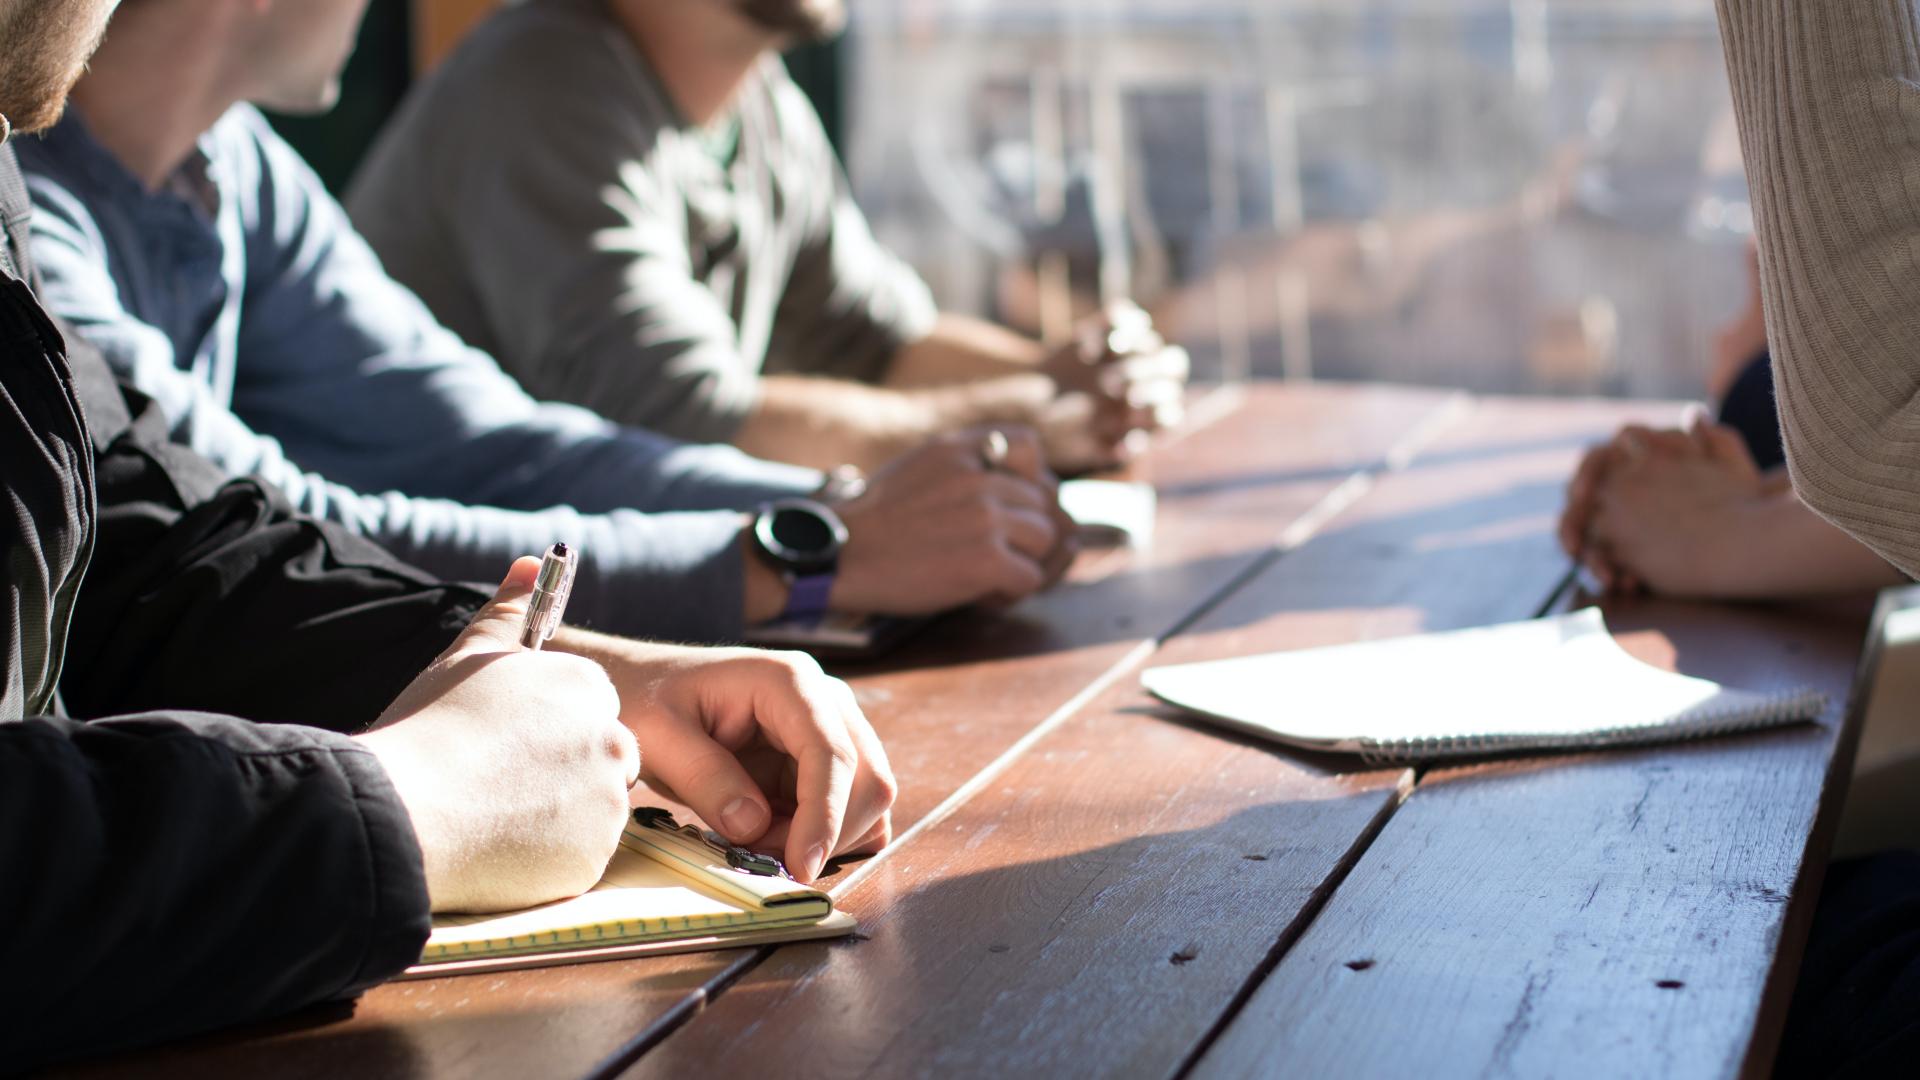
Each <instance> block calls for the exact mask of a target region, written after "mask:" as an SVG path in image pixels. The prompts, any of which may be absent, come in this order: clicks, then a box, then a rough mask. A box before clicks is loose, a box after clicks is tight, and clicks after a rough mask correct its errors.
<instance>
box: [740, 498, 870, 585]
mask: <svg viewBox="0 0 1920 1080" xmlns="http://www.w3.org/2000/svg"><path fill="white" fill-rule="evenodd" d="M753 539H754V544H755V546H757V547H758V548H759V549H760V553H761V554H762V555H764V556H766V558H767V559H768V561H770V562H772V563H773V564H774V565H775V566H777V567H779V568H780V569H782V570H786V571H787V572H789V573H792V574H820V573H825V572H826V571H829V570H832V569H833V568H834V567H835V566H836V565H837V564H838V563H839V561H840V549H841V548H843V547H845V546H846V545H847V526H846V523H845V522H843V521H841V520H840V515H839V514H836V513H834V512H833V510H832V508H830V507H828V506H826V505H824V504H822V503H818V502H815V501H814V500H812V499H775V500H774V501H773V502H770V503H768V504H767V505H766V506H765V507H762V508H761V510H760V514H759V516H758V517H756V518H755V519H754V522H753Z"/></svg>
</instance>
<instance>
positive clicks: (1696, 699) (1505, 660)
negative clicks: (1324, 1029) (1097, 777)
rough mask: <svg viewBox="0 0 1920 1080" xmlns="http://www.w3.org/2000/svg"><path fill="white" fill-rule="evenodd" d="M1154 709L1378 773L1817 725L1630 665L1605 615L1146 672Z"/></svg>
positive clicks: (1805, 707)
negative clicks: (1403, 766) (1376, 768)
mask: <svg viewBox="0 0 1920 1080" xmlns="http://www.w3.org/2000/svg"><path fill="white" fill-rule="evenodd" d="M1140 678H1141V682H1143V683H1144V684H1145V685H1146V688H1147V689H1148V690H1149V691H1150V692H1152V693H1153V694H1154V695H1155V696H1156V697H1159V698H1160V699H1162V700H1164V701H1166V702H1168V703H1170V704H1173V705H1178V706H1180V707H1182V708H1184V709H1188V710H1191V711H1193V712H1194V713H1197V714H1199V715H1200V716H1202V717H1205V718H1207V719H1208V720H1211V721H1213V722H1214V723H1218V724H1220V725H1222V726H1224V727H1228V728H1232V729H1234V730H1236V731H1240V732H1244V733H1246V734H1249V735H1252V736H1255V737H1257V738H1262V739H1272V740H1275V741H1277V742H1282V743H1286V744H1288V745H1291V746H1298V747H1302V748H1305V749H1310V750H1320V751H1331V752H1335V753H1351V754H1359V755H1361V756H1363V757H1365V758H1366V759H1368V760H1370V761H1379V762H1402V761H1425V760H1432V759H1436V758H1448V757H1464V756H1470V755H1484V754H1498V753H1511V752H1517V751H1530V750H1531V751H1546V750H1582V749H1594V748H1601V747H1610V746H1631V745H1639V744H1643V743H1654V742H1666V741H1672V740H1679V739H1695V738H1705V737H1707V736H1711V735H1720V734H1725V733H1728V732H1734V731H1747V730H1751V729H1755V728H1765V727H1775V726H1778V725H1783V724H1791V723H1796V722H1799V721H1804V720H1812V719H1814V718H1816V717H1818V716H1819V715H1820V714H1821V712H1823V711H1824V710H1825V708H1826V700H1827V699H1826V695H1825V694H1822V693H1819V692H1817V691H1814V690H1811V689H1799V690H1789V691H1784V692H1779V693H1768V694H1762V693H1752V692H1749V691H1745V690H1734V689H1730V688H1728V687H1724V686H1721V685H1720V684H1718V683H1715V682H1712V681H1710V680H1707V679H1698V678H1694V677H1692V676H1687V675H1676V674H1674V673H1672V672H1668V671H1662V670H1660V669H1659V668H1654V667H1650V666H1648V665H1646V664H1643V663H1641V662H1640V661H1638V660H1635V659H1634V658H1633V657H1631V656H1629V655H1627V653H1626V651H1625V650H1624V649H1622V648H1621V647H1620V646H1619V644H1618V643H1616V642H1615V641H1614V640H1613V635H1612V634H1610V633H1608V631H1607V624H1606V621H1605V620H1604V619H1603V618H1602V616H1601V614H1600V610H1599V609H1598V608H1585V609H1582V610H1580V611H1576V612H1572V613H1570V614H1566V615H1559V616H1555V617H1553V618H1546V619H1534V620H1531V621H1528V622H1519V623H1508V624H1505V625H1501V626H1489V627H1483V628H1479V629H1474V630H1457V631H1452V632H1449V633H1442V634H1424V635H1420V636H1418V637H1406V638H1396V639H1392V640H1386V641H1371V642H1364V643H1360V644H1353V645H1337V646H1333V647H1330V648H1322V649H1303V650H1300V651H1297V652H1286V653H1272V654H1268V655H1265V656H1248V657H1242V658H1239V659H1233V660H1218V661H1210V662H1206V663H1198V664H1179V665H1175V666H1170V667H1158V668H1152V669H1149V670H1148V671H1146V672H1144V673H1142V675H1141V677H1140Z"/></svg>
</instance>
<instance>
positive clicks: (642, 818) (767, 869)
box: [633, 806, 793, 878]
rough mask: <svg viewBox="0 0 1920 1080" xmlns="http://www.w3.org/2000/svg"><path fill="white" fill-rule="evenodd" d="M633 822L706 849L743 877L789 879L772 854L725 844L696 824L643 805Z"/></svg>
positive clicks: (784, 866) (716, 835) (718, 837)
mask: <svg viewBox="0 0 1920 1080" xmlns="http://www.w3.org/2000/svg"><path fill="white" fill-rule="evenodd" d="M633 820H634V823H635V824H637V825H639V826H641V827H642V828H647V829H658V830H660V831H661V832H664V833H671V834H673V835H675V836H684V837H686V838H688V839H689V840H694V841H697V842H698V843H700V844H702V845H704V846H706V847H707V848H708V849H710V850H711V851H712V852H713V853H714V854H716V855H718V856H720V857H721V858H723V859H725V860H726V861H727V865H728V866H729V867H732V868H733V869H734V870H737V871H739V872H740V873H742V874H751V875H753V876H754V877H783V878H791V877H792V876H793V875H791V874H789V873H787V868H786V865H785V864H784V863H782V862H781V861H780V860H779V859H776V858H774V857H773V856H771V855H762V854H760V853H759V852H757V851H749V850H747V849H746V848H743V847H739V846H737V845H734V844H729V843H727V838H726V837H724V836H721V835H720V834H719V833H717V832H712V831H710V830H707V829H702V828H701V827H699V826H698V825H682V824H680V823H679V822H677V821H675V820H674V819H673V814H672V813H670V812H668V811H666V810H662V809H660V808H659V807H657V806H642V807H639V808H637V809H635V810H634V812H633Z"/></svg>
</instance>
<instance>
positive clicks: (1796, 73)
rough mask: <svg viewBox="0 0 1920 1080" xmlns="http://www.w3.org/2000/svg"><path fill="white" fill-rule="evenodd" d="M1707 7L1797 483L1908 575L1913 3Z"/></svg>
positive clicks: (1919, 381) (1915, 167) (1914, 461)
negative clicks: (1754, 237)
mask: <svg viewBox="0 0 1920 1080" xmlns="http://www.w3.org/2000/svg"><path fill="white" fill-rule="evenodd" d="M1719 10H1720V25H1721V32H1722V35H1723V37H1724V38H1725V43H1726V50H1727V68H1728V71H1729V72H1730V74H1731V77H1732V80H1733V100H1734V111H1735V114H1736V116H1737V117H1738V119H1739V123H1740V142H1741V145H1742V147H1743V149H1744V151H1745V154H1746V164H1747V177H1748V184H1749V185H1750V187H1751V189H1752V192H1753V207H1754V221H1755V230H1756V232H1757V234H1758V238H1759V243H1760V265H1761V281H1762V287H1763V289H1764V295H1765V300H1766V312H1767V338H1768V342H1769V344H1770V346H1771V347H1772V350H1773V359H1774V380H1775V396H1776V397H1777V399H1778V400H1779V403H1780V422H1781V429H1782V434H1783V435H1784V436H1785V441H1786V447H1787V464H1788V467H1789V469H1790V470H1791V472H1792V475H1793V485H1794V489H1795V490H1796V491H1798V492H1799V494H1800V497H1801V498H1802V499H1804V500H1805V501H1806V503H1807V505H1809V506H1811V507H1812V508H1813V509H1814V510H1815V511H1817V512H1819V513H1820V514H1821V515H1823V516H1824V517H1826V518H1828V519H1829V520H1831V521H1833V523H1834V524H1836V525H1838V526H1840V527H1841V528H1843V529H1845V530H1846V531H1848V532H1849V533H1852V534H1853V535H1854V536H1855V537H1857V538H1859V539H1860V540H1861V541H1862V542H1864V543H1865V544H1866V545H1867V546H1868V547H1871V548H1872V549H1873V550H1874V551H1876V552H1879V553H1880V554H1881V555H1883V556H1885V557H1886V558H1887V560H1888V561H1890V562H1892V563H1893V564H1894V565H1895V566H1898V567H1899V568H1900V569H1902V570H1904V571H1906V572H1907V573H1908V574H1915V573H1920V297H1916V296H1915V295H1914V288H1913V283H1914V282H1915V281H1916V280H1920V15H1917V14H1916V10H1915V4H1914V2H1913V0H1799V2H1794V0H1719Z"/></svg>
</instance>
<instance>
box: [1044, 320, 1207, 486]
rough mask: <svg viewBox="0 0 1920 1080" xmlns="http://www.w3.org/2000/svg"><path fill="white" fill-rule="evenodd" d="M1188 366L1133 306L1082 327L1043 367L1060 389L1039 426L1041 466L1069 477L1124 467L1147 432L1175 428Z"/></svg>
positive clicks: (1182, 352)
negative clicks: (1043, 448)
mask: <svg viewBox="0 0 1920 1080" xmlns="http://www.w3.org/2000/svg"><path fill="white" fill-rule="evenodd" d="M1191 367H1192V363H1191V361H1190V360H1189V358H1188V356H1187V351H1186V350H1185V349H1183V348H1181V347H1179V346H1178V345H1169V344H1167V341H1166V339H1165V338H1163V337H1161V336H1160V333H1159V331H1157V330H1155V329H1154V326H1153V320H1152V319H1151V318H1150V317H1149V316H1148V315H1147V313H1146V312H1145V311H1143V310H1141V309H1140V308H1139V307H1137V306H1136V305H1134V304H1131V303H1124V302H1123V303H1118V304H1114V305H1112V306H1111V307H1109V308H1108V310H1107V311H1106V312H1104V313H1103V314H1101V315H1099V316H1096V317H1094V318H1092V319H1089V320H1087V321H1086V322H1083V323H1082V324H1080V326H1079V327H1078V328H1077V330H1076V332H1075V334H1074V339H1073V340H1072V341H1070V342H1068V343H1067V344H1066V345H1064V346H1062V347H1061V348H1059V349H1057V350H1055V351H1054V353H1053V355H1052V356H1051V357H1049V358H1048V359H1047V362H1046V367H1045V370H1046V373H1047V375H1048V376H1049V377H1051V378H1052V379H1053V382H1054V385H1055V386H1056V387H1057V388H1058V390H1059V396H1058V397H1057V398H1055V400H1054V402H1053V403H1052V405H1050V406H1049V407H1048V409H1047V410H1046V411H1045V412H1044V414H1043V415H1042V416H1041V417H1040V421H1039V425H1040V429H1041V432H1042V434H1043V435H1044V436H1045V439H1046V444H1047V460H1048V461H1049V462H1051V463H1052V464H1053V465H1054V466H1055V467H1056V468H1058V469H1061V470H1063V471H1069V472H1078V471H1088V470H1093V469H1102V468H1112V467H1114V466H1117V465H1121V464H1124V463H1125V462H1126V461H1127V460H1128V459H1130V458H1131V457H1132V456H1133V455H1134V454H1135V453H1136V452H1137V451H1138V449H1139V445H1140V439H1141V438H1142V437H1143V436H1144V435H1145V434H1146V433H1148V432H1152V431H1158V430H1160V429H1162V428H1167V427H1171V426H1173V425H1174V424H1177V423H1179V422H1180V417H1181V412H1182V408H1183V405H1184V401H1185V396H1186V385H1187V376H1188V374H1189V371H1190V369H1191Z"/></svg>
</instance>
